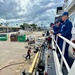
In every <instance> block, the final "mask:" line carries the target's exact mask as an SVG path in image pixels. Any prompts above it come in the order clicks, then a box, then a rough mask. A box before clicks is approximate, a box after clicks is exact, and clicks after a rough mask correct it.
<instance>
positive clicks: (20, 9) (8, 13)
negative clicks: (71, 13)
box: [0, 0, 63, 25]
mask: <svg viewBox="0 0 75 75" xmlns="http://www.w3.org/2000/svg"><path fill="white" fill-rule="evenodd" d="M62 4H63V1H62V0H0V19H1V21H0V22H5V20H6V19H7V22H9V24H12V23H19V24H20V23H23V22H26V23H36V24H41V23H43V24H44V25H49V23H50V22H53V20H54V17H55V15H56V8H57V7H58V6H61V5H62ZM2 20H4V21H2Z"/></svg>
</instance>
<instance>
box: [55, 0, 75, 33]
mask: <svg viewBox="0 0 75 75" xmlns="http://www.w3.org/2000/svg"><path fill="white" fill-rule="evenodd" d="M64 11H67V12H68V13H69V19H70V21H71V22H72V24H73V29H72V34H75V0H64V4H63V6H62V7H57V12H56V14H57V15H58V17H59V15H61V14H62V13H63V12H64ZM56 18H57V17H56Z"/></svg>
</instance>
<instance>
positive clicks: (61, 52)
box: [54, 35, 75, 73]
mask: <svg viewBox="0 0 75 75" xmlns="http://www.w3.org/2000/svg"><path fill="white" fill-rule="evenodd" d="M58 37H60V38H61V39H62V40H63V41H64V44H65V45H66V43H68V44H69V45H71V46H72V47H73V48H75V44H74V43H72V42H71V41H70V40H68V39H66V38H65V37H63V36H61V35H59V36H57V38H58ZM54 42H55V43H56V46H57V48H58V50H59V53H60V55H61V57H62V58H61V60H62V61H61V69H62V63H63V62H64V64H65V66H66V68H67V71H68V73H69V71H70V67H69V65H68V63H67V62H66V60H65V58H64V52H65V51H64V50H65V48H64V47H65V45H64V44H63V51H61V50H60V48H59V46H58V44H57V39H56V41H55V39H54Z"/></svg>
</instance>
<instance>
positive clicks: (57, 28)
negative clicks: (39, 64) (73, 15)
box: [53, 24, 61, 39]
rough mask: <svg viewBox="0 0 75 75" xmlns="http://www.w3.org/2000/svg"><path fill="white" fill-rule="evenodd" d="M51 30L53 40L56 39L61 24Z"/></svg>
mask: <svg viewBox="0 0 75 75" xmlns="http://www.w3.org/2000/svg"><path fill="white" fill-rule="evenodd" d="M53 30H54V33H53V34H54V35H55V39H56V35H57V34H58V33H60V30H61V24H60V25H59V26H56V25H55V26H54V27H53Z"/></svg>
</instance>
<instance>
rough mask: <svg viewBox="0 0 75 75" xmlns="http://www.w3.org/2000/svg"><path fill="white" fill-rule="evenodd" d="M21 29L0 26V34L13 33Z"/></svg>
mask: <svg viewBox="0 0 75 75" xmlns="http://www.w3.org/2000/svg"><path fill="white" fill-rule="evenodd" d="M20 29H21V27H7V26H0V32H14V31H18V30H20Z"/></svg>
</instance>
